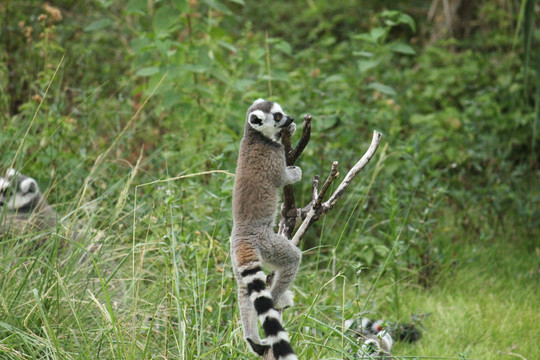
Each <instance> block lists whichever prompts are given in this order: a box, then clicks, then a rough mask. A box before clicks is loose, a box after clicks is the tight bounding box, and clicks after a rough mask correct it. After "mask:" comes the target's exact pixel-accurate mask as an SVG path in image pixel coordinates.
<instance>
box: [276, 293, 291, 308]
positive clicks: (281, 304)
mask: <svg viewBox="0 0 540 360" xmlns="http://www.w3.org/2000/svg"><path fill="white" fill-rule="evenodd" d="M293 298H294V295H293V293H292V291H291V290H287V291H285V292H284V293H283V294H282V295H281V296H280V297H279V299H277V300H276V301H275V304H274V307H275V308H276V309H286V308H289V307H292V306H294V300H293Z"/></svg>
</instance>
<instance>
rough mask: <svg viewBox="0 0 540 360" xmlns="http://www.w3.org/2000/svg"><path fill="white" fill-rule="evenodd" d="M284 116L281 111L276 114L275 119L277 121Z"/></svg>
mask: <svg viewBox="0 0 540 360" xmlns="http://www.w3.org/2000/svg"><path fill="white" fill-rule="evenodd" d="M282 117H283V115H281V114H280V113H277V114H274V120H275V121H281V118H282Z"/></svg>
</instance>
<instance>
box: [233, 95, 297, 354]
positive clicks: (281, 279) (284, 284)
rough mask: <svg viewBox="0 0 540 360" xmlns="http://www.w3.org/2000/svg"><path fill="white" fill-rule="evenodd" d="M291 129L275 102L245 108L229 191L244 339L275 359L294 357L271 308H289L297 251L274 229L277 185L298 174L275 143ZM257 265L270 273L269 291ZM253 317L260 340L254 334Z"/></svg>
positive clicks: (235, 271)
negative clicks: (284, 132) (272, 278)
mask: <svg viewBox="0 0 540 360" xmlns="http://www.w3.org/2000/svg"><path fill="white" fill-rule="evenodd" d="M295 129H296V126H295V125H294V123H293V118H292V117H290V116H288V115H287V114H285V113H284V112H283V110H282V109H281V106H280V105H279V104H278V103H275V102H271V101H265V100H263V99H258V100H256V101H255V102H254V103H253V105H251V107H250V108H249V109H248V111H247V117H246V124H245V129H244V136H243V138H242V142H241V143H240V153H239V155H238V164H237V168H236V177H235V182H234V190H233V220H234V225H233V230H232V234H231V258H232V264H233V271H234V274H235V277H236V280H237V282H238V297H239V304H240V305H239V306H240V315H241V318H242V326H243V329H244V338H245V339H246V341H247V342H248V343H249V345H250V347H251V349H252V350H253V352H255V353H256V354H258V355H263V354H264V353H265V352H266V351H267V350H268V349H269V348H271V349H272V351H273V354H274V356H275V357H276V359H278V360H285V359H286V360H294V359H297V357H296V355H294V352H293V350H292V347H291V345H290V340H289V336H288V334H287V332H286V331H285V330H284V329H283V326H282V324H281V321H280V319H279V315H278V312H277V311H276V308H277V309H279V308H285V307H288V306H292V293H291V292H290V290H288V287H289V285H290V284H291V282H292V281H293V280H294V278H295V276H296V273H297V271H298V267H299V265H300V259H301V257H302V254H301V251H300V249H298V248H297V247H296V246H294V245H293V244H292V243H291V242H290V241H289V240H288V239H287V238H285V237H284V236H280V235H277V234H276V233H275V232H274V224H275V218H276V214H277V208H278V203H279V191H280V188H281V187H283V186H284V185H287V184H292V183H295V182H297V181H299V180H300V179H301V177H302V171H301V169H300V168H299V167H296V166H289V167H287V166H286V164H285V151H284V148H283V145H282V144H281V143H279V142H278V140H279V138H280V135H281V133H282V131H289V132H290V133H291V134H292V132H294V130H295ZM263 265H268V266H269V267H270V268H272V269H274V270H275V271H276V276H275V278H274V281H273V285H272V287H271V288H270V290H268V289H267V287H266V275H265V274H264V272H263V271H262V266H263ZM257 318H259V320H260V321H261V325H262V328H263V330H264V333H265V336H266V339H264V340H261V339H260V337H259V331H258V327H257Z"/></svg>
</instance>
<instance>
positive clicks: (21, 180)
mask: <svg viewBox="0 0 540 360" xmlns="http://www.w3.org/2000/svg"><path fill="white" fill-rule="evenodd" d="M1 175H4V174H0V239H2V238H3V237H5V236H7V235H8V234H9V235H14V236H16V235H20V234H22V233H23V232H31V231H41V230H46V229H50V228H53V227H54V226H55V225H56V213H55V211H54V210H53V209H52V208H51V207H50V206H49V204H47V201H45V199H44V197H43V195H42V194H41V192H40V191H39V187H38V184H37V182H36V180H34V179H32V178H31V177H28V176H25V175H22V174H19V173H17V172H16V171H15V170H14V169H9V170H8V171H7V173H6V174H5V176H1Z"/></svg>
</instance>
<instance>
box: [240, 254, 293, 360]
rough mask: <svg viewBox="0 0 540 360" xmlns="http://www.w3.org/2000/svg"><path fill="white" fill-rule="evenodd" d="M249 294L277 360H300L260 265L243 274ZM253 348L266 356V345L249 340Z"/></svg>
mask: <svg viewBox="0 0 540 360" xmlns="http://www.w3.org/2000/svg"><path fill="white" fill-rule="evenodd" d="M241 276H242V278H243V282H244V284H246V287H247V294H248V296H249V298H250V300H251V302H252V303H253V305H254V306H255V311H256V312H257V316H258V318H259V321H260V322H261V325H262V328H263V331H264V334H265V336H266V341H267V344H268V346H270V347H271V348H272V352H273V353H274V357H275V358H276V360H298V357H296V355H295V354H294V351H293V349H292V347H291V342H290V340H289V335H288V334H287V332H286V331H285V329H284V328H283V326H282V325H281V321H280V320H279V313H278V312H277V310H276V309H275V308H274V300H273V299H272V295H271V294H270V291H268V290H267V288H266V275H265V274H264V272H263V271H262V269H261V266H260V264H259V263H255V264H253V265H251V266H249V267H246V268H245V270H243V271H242V272H241ZM248 341H249V343H250V345H251V347H252V348H253V350H254V351H255V352H257V353H258V354H259V355H262V354H261V353H260V352H262V353H263V354H264V352H265V350H266V347H265V346H264V345H258V344H254V343H253V342H252V341H251V340H250V339H248Z"/></svg>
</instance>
